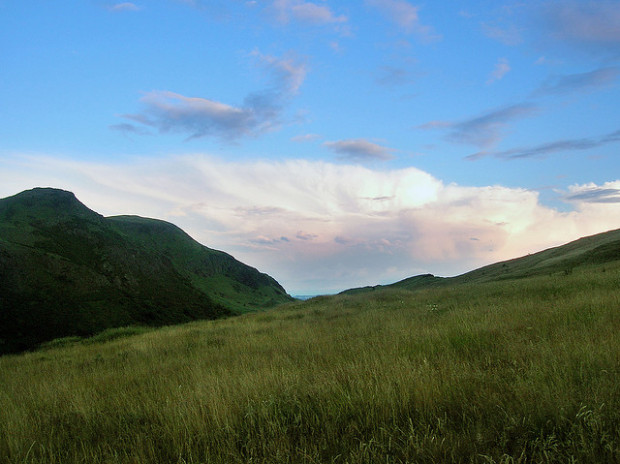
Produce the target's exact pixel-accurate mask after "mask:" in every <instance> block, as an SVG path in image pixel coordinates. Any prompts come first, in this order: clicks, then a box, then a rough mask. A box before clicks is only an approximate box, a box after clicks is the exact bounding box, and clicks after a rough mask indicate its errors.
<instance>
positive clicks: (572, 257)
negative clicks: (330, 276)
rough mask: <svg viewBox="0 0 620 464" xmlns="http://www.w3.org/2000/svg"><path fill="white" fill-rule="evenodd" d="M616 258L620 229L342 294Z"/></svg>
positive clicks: (487, 278)
mask: <svg viewBox="0 0 620 464" xmlns="http://www.w3.org/2000/svg"><path fill="white" fill-rule="evenodd" d="M618 260H620V229H618V230H611V231H608V232H603V233H600V234H596V235H592V236H589V237H583V238H580V239H578V240H575V241H573V242H570V243H567V244H565V245H562V246H558V247H554V248H550V249H548V250H544V251H540V252H538V253H534V254H531V255H527V256H523V257H521V258H516V259H511V260H508V261H502V262H499V263H495V264H490V265H488V266H484V267H481V268H479V269H475V270H473V271H470V272H467V273H465V274H461V275H458V276H455V277H436V276H433V275H431V274H424V275H419V276H414V277H409V278H407V279H404V280H401V281H399V282H396V283H393V284H390V285H377V286H374V287H361V288H353V289H350V290H345V291H344V292H342V293H343V294H356V293H364V292H369V291H374V290H378V289H381V288H399V289H405V290H417V289H422V288H430V287H436V286H441V285H454V284H465V283H482V282H494V281H500V280H507V279H521V278H524V277H533V276H538V275H545V274H556V273H560V274H569V273H571V272H572V271H573V269H574V268H578V267H581V266H587V265H592V264H603V263H607V262H613V261H618Z"/></svg>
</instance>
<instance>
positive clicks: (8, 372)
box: [0, 263, 620, 464]
mask: <svg viewBox="0 0 620 464" xmlns="http://www.w3.org/2000/svg"><path fill="white" fill-rule="evenodd" d="M0 462H2V463H10V464H17V463H46V464H53V463H58V464H60V463H63V464H69V463H93V464H96V463H178V464H180V463H205V464H206V463H407V462H409V463H418V462H419V463H449V462H474V463H539V462H542V463H570V462H575V463H618V462H620V263H616V264H607V265H605V266H604V267H603V266H600V265H599V266H593V267H584V268H580V269H576V270H574V271H573V272H572V273H570V274H567V275H554V276H539V277H533V278H529V279H521V280H514V281H504V282H500V283H486V284H476V285H473V284H472V285H461V286H455V287H445V288H444V287H442V288H435V289H427V290H421V291H417V292H409V291H405V290H382V291H376V292H371V293H366V294H363V295H356V296H347V295H340V296H335V297H319V298H315V299H312V300H309V301H307V302H303V303H293V304H289V305H285V306H281V307H278V308H276V309H273V310H270V311H268V312H264V313H256V314H248V315H244V316H240V317H236V318H230V319H225V320H216V321H210V322H195V323H190V324H187V325H183V326H177V327H167V328H163V329H157V330H140V329H135V328H130V329H126V330H125V329H117V330H115V331H109V332H107V333H104V334H101V335H100V336H99V337H98V338H97V339H94V340H79V339H76V338H72V339H66V340H58V341H56V342H54V343H52V344H50V345H49V346H48V348H47V349H45V350H41V351H38V352H34V353H28V354H23V355H19V356H5V357H2V358H0Z"/></svg>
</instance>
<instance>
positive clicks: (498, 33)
mask: <svg viewBox="0 0 620 464" xmlns="http://www.w3.org/2000/svg"><path fill="white" fill-rule="evenodd" d="M482 31H483V32H484V34H485V35H486V36H487V37H489V38H491V39H493V40H497V41H498V42H501V43H503V44H504V45H510V46H514V45H519V44H521V43H522V42H523V38H522V36H521V31H520V30H519V29H518V28H517V27H516V26H514V25H510V26H505V27H500V26H497V25H495V24H489V23H482Z"/></svg>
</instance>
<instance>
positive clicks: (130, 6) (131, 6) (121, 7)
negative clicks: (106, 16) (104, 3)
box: [108, 2, 141, 12]
mask: <svg viewBox="0 0 620 464" xmlns="http://www.w3.org/2000/svg"><path fill="white" fill-rule="evenodd" d="M140 9H141V8H140V7H139V6H137V5H136V4H135V3H130V2H125V3H116V4H114V5H110V6H108V10H110V11H114V12H119V11H139V10H140Z"/></svg>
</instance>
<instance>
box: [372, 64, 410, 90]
mask: <svg viewBox="0 0 620 464" xmlns="http://www.w3.org/2000/svg"><path fill="white" fill-rule="evenodd" d="M376 82H377V83H378V84H380V85H385V86H399V85H406V84H411V83H412V82H413V76H412V75H411V72H409V71H408V70H407V69H405V68H401V67H395V66H382V67H381V68H380V69H379V72H378V75H377V78H376Z"/></svg>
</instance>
